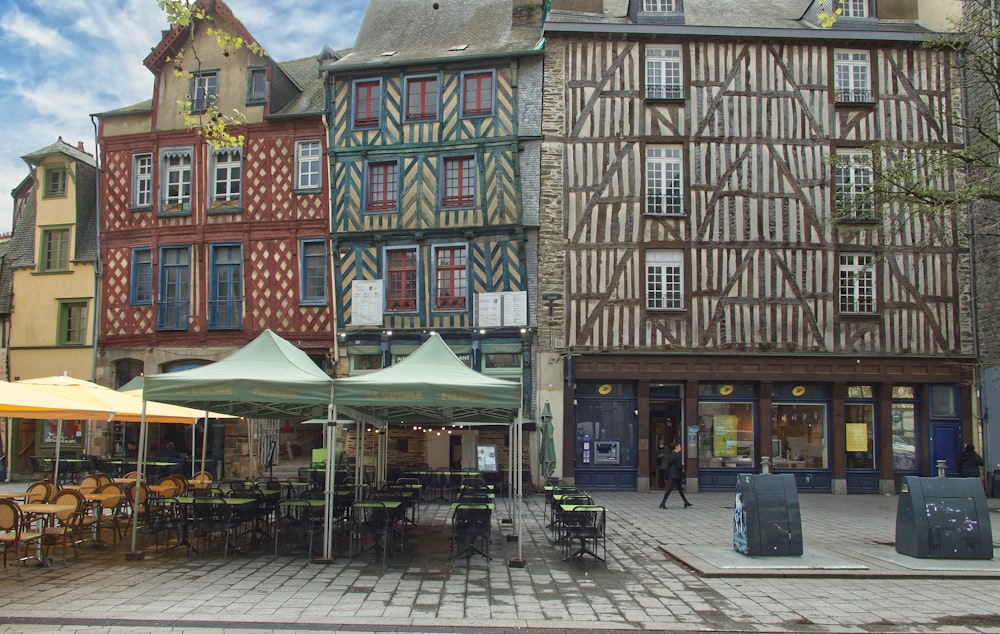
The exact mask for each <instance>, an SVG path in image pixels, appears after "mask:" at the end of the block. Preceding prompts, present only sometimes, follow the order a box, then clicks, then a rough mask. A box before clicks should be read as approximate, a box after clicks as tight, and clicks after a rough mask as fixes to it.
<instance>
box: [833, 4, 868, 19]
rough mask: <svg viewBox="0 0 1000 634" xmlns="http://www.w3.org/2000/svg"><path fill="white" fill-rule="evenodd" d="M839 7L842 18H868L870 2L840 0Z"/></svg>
mask: <svg viewBox="0 0 1000 634" xmlns="http://www.w3.org/2000/svg"><path fill="white" fill-rule="evenodd" d="M837 7H838V8H839V9H840V17H842V18H867V17H868V0H840V1H839V2H838V3H837Z"/></svg>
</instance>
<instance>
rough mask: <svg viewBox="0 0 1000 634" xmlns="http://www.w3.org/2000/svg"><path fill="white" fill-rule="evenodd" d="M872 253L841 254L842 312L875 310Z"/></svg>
mask: <svg viewBox="0 0 1000 634" xmlns="http://www.w3.org/2000/svg"><path fill="white" fill-rule="evenodd" d="M873 263H874V258H873V257H872V256H870V255H858V254H841V256H840V267H839V269H838V274H839V277H840V312H842V313H874V312H875V268H874V267H873V266H872V265H873Z"/></svg>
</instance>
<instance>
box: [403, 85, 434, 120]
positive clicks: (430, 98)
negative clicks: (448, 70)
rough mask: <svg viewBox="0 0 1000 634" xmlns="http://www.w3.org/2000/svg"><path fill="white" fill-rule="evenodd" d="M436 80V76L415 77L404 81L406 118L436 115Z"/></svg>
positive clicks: (413, 118)
mask: <svg viewBox="0 0 1000 634" xmlns="http://www.w3.org/2000/svg"><path fill="white" fill-rule="evenodd" d="M437 82H438V80H437V77H416V78H413V79H408V80H407V81H406V118H407V119H410V120H423V119H434V118H436V117H437V105H438V89H437ZM432 88H433V90H432Z"/></svg>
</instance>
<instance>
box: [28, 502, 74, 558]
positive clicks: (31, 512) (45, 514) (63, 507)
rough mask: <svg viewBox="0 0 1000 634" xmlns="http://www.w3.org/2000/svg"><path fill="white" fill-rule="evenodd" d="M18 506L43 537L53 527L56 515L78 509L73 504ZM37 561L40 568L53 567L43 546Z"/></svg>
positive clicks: (42, 503)
mask: <svg viewBox="0 0 1000 634" xmlns="http://www.w3.org/2000/svg"><path fill="white" fill-rule="evenodd" d="M18 506H19V507H21V512H22V513H24V514H25V515H26V516H27V519H28V521H29V522H31V523H32V524H34V527H33V530H34V532H36V533H41V534H42V535H44V534H45V529H46V528H48V527H49V526H50V525H51V523H52V518H53V517H55V515H56V513H62V512H63V511H72V510H73V509H75V508H76V506H74V505H72V504H48V503H46V502H29V503H26V504H18ZM37 560H38V565H40V566H46V567H48V566H51V565H52V559H51V558H50V557H48V556H47V555H46V554H45V553H43V551H42V547H41V546H39V547H38V557H37Z"/></svg>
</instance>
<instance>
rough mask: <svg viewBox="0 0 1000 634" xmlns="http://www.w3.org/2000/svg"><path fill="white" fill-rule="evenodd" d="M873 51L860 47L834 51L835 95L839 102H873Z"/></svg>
mask: <svg viewBox="0 0 1000 634" xmlns="http://www.w3.org/2000/svg"><path fill="white" fill-rule="evenodd" d="M871 68H872V62H871V53H870V52H869V51H863V50H858V49H846V48H838V49H835V50H834V51H833V96H834V99H835V100H836V102H837V103H872V102H874V101H875V98H874V96H873V94H872V72H871Z"/></svg>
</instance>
